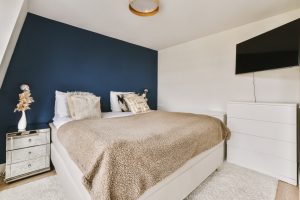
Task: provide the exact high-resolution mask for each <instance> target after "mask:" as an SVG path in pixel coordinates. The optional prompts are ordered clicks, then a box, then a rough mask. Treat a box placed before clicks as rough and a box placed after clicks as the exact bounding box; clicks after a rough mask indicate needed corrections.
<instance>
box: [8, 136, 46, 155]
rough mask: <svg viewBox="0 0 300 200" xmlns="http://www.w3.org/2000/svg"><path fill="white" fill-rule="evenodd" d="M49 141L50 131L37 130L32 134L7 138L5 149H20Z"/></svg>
mask: <svg viewBox="0 0 300 200" xmlns="http://www.w3.org/2000/svg"><path fill="white" fill-rule="evenodd" d="M49 143H50V132H49V131H47V132H37V133H36V134H32V135H24V136H22V135H21V136H18V137H11V138H7V141H6V150H8V151H9V150H14V149H21V148H25V147H31V146H37V145H43V144H49Z"/></svg>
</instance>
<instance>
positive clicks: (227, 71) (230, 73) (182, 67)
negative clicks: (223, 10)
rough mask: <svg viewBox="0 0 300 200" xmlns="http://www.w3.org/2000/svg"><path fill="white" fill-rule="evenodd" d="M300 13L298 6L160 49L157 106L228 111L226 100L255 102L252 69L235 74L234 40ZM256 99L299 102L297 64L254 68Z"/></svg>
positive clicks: (295, 17) (283, 21) (299, 15)
mask: <svg viewBox="0 0 300 200" xmlns="http://www.w3.org/2000/svg"><path fill="white" fill-rule="evenodd" d="M299 17H300V9H297V10H294V11H290V12H287V13H284V14H282V15H278V16H275V17H272V18H268V19H265V20H262V21H258V22H255V23H251V24H247V25H244V26H240V27H238V28H234V29H231V30H227V31H224V32H220V33H217V34H213V35H210V36H207V37H203V38H200V39H197V40H194V41H190V42H187V43H184V44H180V45H177V46H174V47H170V48H167V49H163V50H160V51H159V52H158V107H159V108H160V109H164V110H169V111H185V112H197V111H198V112H200V111H203V110H219V111H226V103H227V102H228V101H230V100H242V101H253V100H254V97H253V84H252V80H253V79H252V75H253V74H252V73H250V74H244V75H235V48H236V44H237V43H239V42H242V41H244V40H247V39H249V38H251V37H254V36H257V35H259V34H261V33H263V32H266V31H269V30H271V29H274V28H276V27H278V26H281V25H283V24H285V23H287V22H290V21H292V20H294V19H297V18H299ZM255 77H256V78H255V82H256V96H257V101H264V102H299V99H300V69H299V67H298V66H297V67H293V68H285V69H278V70H271V71H264V72H256V73H255Z"/></svg>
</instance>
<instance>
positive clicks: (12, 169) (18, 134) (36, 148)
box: [5, 124, 50, 182]
mask: <svg viewBox="0 0 300 200" xmlns="http://www.w3.org/2000/svg"><path fill="white" fill-rule="evenodd" d="M49 170H50V128H49V126H48V125H47V124H39V125H31V126H28V127H27V129H26V131H18V130H17V128H16V127H12V128H10V129H9V130H8V133H7V134H6V167H5V182H12V181H15V180H18V179H22V178H25V177H28V176H32V175H35V174H38V173H42V172H45V171H49Z"/></svg>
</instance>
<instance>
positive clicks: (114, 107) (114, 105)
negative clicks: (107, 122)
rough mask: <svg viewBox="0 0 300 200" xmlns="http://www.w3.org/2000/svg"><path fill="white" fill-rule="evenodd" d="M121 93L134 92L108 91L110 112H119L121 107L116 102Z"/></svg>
mask: <svg viewBox="0 0 300 200" xmlns="http://www.w3.org/2000/svg"><path fill="white" fill-rule="evenodd" d="M121 94H134V92H114V91H110V108H111V111H112V112H121V111H122V109H121V108H120V105H119V102H118V95H121Z"/></svg>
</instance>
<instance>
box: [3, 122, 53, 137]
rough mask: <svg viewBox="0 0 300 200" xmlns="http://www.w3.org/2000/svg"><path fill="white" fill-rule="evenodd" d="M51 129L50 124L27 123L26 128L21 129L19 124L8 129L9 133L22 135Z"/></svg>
mask: <svg viewBox="0 0 300 200" xmlns="http://www.w3.org/2000/svg"><path fill="white" fill-rule="evenodd" d="M47 130H48V131H50V127H49V125H48V124H30V125H27V127H26V130H22V131H19V130H18V127H17V126H11V127H9V128H8V129H7V134H8V135H16V136H17V135H22V134H24V133H27V134H30V133H31V132H32V131H47Z"/></svg>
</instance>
